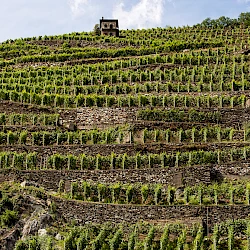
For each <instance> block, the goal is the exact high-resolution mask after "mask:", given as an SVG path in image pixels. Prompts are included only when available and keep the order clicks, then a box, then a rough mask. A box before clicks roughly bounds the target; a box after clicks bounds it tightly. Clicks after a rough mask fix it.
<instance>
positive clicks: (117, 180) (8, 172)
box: [0, 26, 250, 250]
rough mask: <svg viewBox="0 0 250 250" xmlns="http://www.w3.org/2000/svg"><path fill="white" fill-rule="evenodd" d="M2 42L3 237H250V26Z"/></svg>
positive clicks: (43, 245)
mask: <svg viewBox="0 0 250 250" xmlns="http://www.w3.org/2000/svg"><path fill="white" fill-rule="evenodd" d="M120 35H121V37H120V38H115V37H107V36H105V37H103V36H95V35H93V34H92V33H86V32H83V33H71V34H65V35H61V36H45V37H33V38H25V39H18V40H8V41H6V42H4V43H2V44H0V131H1V132H0V191H1V192H0V198H1V200H0V222H1V229H0V248H1V249H8V250H11V249H16V250H21V249H48V250H49V249H58V250H59V249H65V250H81V249H110V250H113V249H124V250H125V249H129V250H132V249H136V250H139V249H144V250H146V249H155V250H156V249H161V250H163V249H180V250H181V249H183V250H184V249H185V250H186V249H197V250H198V249H249V248H250V241H249V237H250V221H249V218H248V217H249V214H250V182H249V177H250V170H249V169H250V168H249V167H250V123H249V120H250V74H249V69H250V67H249V66H250V65H249V64H250V46H249V42H250V40H249V39H250V28H249V27H243V26H237V27H234V28H229V27H228V28H217V29H216V28H205V27H202V26H194V27H183V28H165V29H163V28H155V29H147V30H122V31H121V34H120Z"/></svg>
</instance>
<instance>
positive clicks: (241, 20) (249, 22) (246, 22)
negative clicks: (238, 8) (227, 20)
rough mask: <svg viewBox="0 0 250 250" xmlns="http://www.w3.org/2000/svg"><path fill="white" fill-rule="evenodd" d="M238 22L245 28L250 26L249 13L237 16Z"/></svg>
mask: <svg viewBox="0 0 250 250" xmlns="http://www.w3.org/2000/svg"><path fill="white" fill-rule="evenodd" d="M238 22H239V23H240V24H244V25H245V26H250V12H245V13H244V12H243V13H241V14H240V15H239V18H238Z"/></svg>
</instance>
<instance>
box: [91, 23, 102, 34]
mask: <svg viewBox="0 0 250 250" xmlns="http://www.w3.org/2000/svg"><path fill="white" fill-rule="evenodd" d="M93 34H94V35H96V36H100V35H101V30H100V26H99V24H96V25H95V26H94V29H93Z"/></svg>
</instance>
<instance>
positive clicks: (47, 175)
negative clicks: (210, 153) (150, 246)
mask: <svg viewBox="0 0 250 250" xmlns="http://www.w3.org/2000/svg"><path fill="white" fill-rule="evenodd" d="M7 180H9V181H17V182H23V181H27V182H30V183H31V184H34V185H38V186H42V187H44V188H45V189H47V190H53V191H57V190H58V185H59V182H60V180H64V182H65V185H66V186H70V183H71V182H76V181H78V182H80V181H93V182H100V183H117V182H120V183H136V182H140V183H150V184H157V183H161V184H163V185H172V186H176V187H180V186H186V185H188V186H192V185H196V184H199V183H204V184H209V183H210V169H209V168H208V167H190V168H170V169H160V168H159V169H145V170H144V169H143V170H141V169H138V170H105V171H100V170H93V171H55V170H41V171H18V170H4V171H1V172H0V183H1V182H4V181H7Z"/></svg>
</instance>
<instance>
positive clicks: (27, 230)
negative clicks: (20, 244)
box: [22, 208, 52, 239]
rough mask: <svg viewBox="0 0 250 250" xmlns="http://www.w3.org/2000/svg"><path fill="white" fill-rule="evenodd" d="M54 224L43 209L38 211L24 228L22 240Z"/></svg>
mask: <svg viewBox="0 0 250 250" xmlns="http://www.w3.org/2000/svg"><path fill="white" fill-rule="evenodd" d="M51 222H52V217H51V216H50V215H49V214H48V213H47V212H46V211H45V210H43V209H41V208H40V209H39V208H38V209H36V210H35V211H34V212H33V213H32V215H31V217H30V218H29V219H28V220H27V222H26V223H25V225H24V227H23V232H22V239H25V238H26V237H27V236H30V235H36V234H37V233H38V232H39V230H40V229H44V228H46V227H47V226H48V225H50V223H51Z"/></svg>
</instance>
